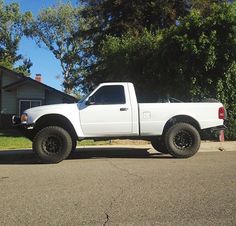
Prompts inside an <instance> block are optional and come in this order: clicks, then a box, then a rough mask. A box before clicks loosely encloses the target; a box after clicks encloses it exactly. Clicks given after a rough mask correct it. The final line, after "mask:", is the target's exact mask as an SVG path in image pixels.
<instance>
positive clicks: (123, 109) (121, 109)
mask: <svg viewBox="0 0 236 226" xmlns="http://www.w3.org/2000/svg"><path fill="white" fill-rule="evenodd" d="M120 111H128V108H120Z"/></svg>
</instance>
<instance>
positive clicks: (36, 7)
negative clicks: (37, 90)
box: [5, 0, 77, 91]
mask: <svg viewBox="0 0 236 226" xmlns="http://www.w3.org/2000/svg"><path fill="white" fill-rule="evenodd" d="M12 2H17V3H18V4H19V5H20V9H21V11H22V12H25V11H31V12H32V13H33V15H34V16H36V15H37V14H38V12H39V11H40V10H41V9H43V8H46V7H48V6H53V5H55V4H56V3H58V2H68V0H61V1H58V0H18V1H17V0H5V3H6V4H9V3H12ZM69 2H72V4H76V2H77V0H71V1H69ZM19 53H20V54H22V55H23V56H24V57H26V58H30V60H31V61H32V62H33V66H32V67H31V77H32V78H34V77H35V74H42V79H43V83H45V84H46V85H49V86H52V87H53V88H55V89H58V90H61V91H62V90H63V89H62V86H61V83H62V81H60V80H59V79H57V78H56V77H57V76H58V75H61V67H60V62H59V61H58V60H57V59H56V58H55V57H54V56H53V54H52V53H51V52H50V51H49V50H48V49H46V48H39V47H38V46H37V45H36V44H35V41H33V40H32V39H27V38H25V37H23V38H22V40H21V42H20V48H19Z"/></svg>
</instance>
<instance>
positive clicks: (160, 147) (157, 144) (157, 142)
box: [151, 137, 169, 154]
mask: <svg viewBox="0 0 236 226" xmlns="http://www.w3.org/2000/svg"><path fill="white" fill-rule="evenodd" d="M151 144H152V146H153V148H154V149H155V150H157V151H159V152H161V153H163V154H168V153H169V152H168V150H167V148H166V146H165V143H164V141H163V140H162V138H159V137H156V138H155V139H152V140H151Z"/></svg>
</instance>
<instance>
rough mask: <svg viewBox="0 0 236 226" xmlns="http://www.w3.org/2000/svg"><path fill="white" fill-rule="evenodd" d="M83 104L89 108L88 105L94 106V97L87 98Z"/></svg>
mask: <svg viewBox="0 0 236 226" xmlns="http://www.w3.org/2000/svg"><path fill="white" fill-rule="evenodd" d="M85 104H86V105H87V106H89V105H94V104H95V100H94V97H93V96H91V97H89V98H88V100H87V101H86V102H85Z"/></svg>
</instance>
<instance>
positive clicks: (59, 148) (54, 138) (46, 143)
mask: <svg viewBox="0 0 236 226" xmlns="http://www.w3.org/2000/svg"><path fill="white" fill-rule="evenodd" d="M33 150H34V152H35V153H36V155H37V156H38V157H39V159H40V161H41V162H42V163H58V162H61V161H62V160H64V159H66V158H67V157H68V155H69V154H70V152H71V150H72V139H71V136H70V135H69V133H68V132H67V131H66V130H64V129H63V128H61V127H57V126H49V127H46V128H44V129H42V130H40V131H39V132H38V133H37V134H36V136H35V138H34V140H33Z"/></svg>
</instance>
